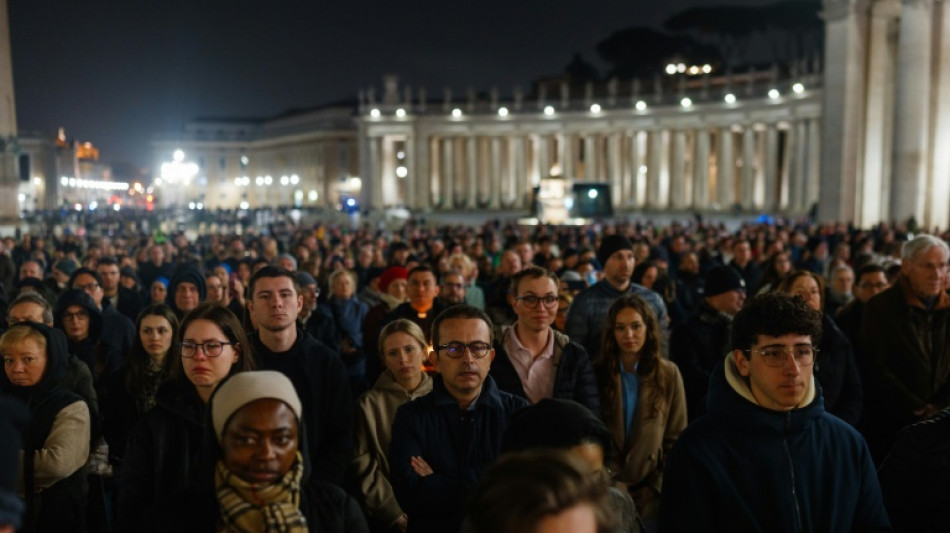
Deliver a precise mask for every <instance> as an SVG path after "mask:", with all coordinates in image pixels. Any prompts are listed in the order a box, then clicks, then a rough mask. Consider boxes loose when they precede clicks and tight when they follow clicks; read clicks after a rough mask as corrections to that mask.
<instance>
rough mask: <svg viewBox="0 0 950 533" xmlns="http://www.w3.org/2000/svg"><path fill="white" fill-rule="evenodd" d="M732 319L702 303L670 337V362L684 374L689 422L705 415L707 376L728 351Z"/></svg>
mask: <svg viewBox="0 0 950 533" xmlns="http://www.w3.org/2000/svg"><path fill="white" fill-rule="evenodd" d="M731 327H732V318H731V317H729V316H728V315H726V314H724V313H721V312H719V311H718V310H716V309H715V308H713V307H712V306H711V305H709V304H708V303H706V302H705V301H704V302H702V303H701V304H699V308H698V309H697V310H696V314H694V315H693V316H691V317H690V318H689V320H687V321H686V323H685V324H683V325H682V326H680V327H678V328H674V329H673V334H672V335H670V359H671V360H672V361H673V362H674V363H676V364H677V365H678V366H679V368H680V372H682V373H683V385H684V387H685V388H686V407H687V412H688V413H689V419H690V420H691V421H692V420H696V419H697V418H699V417H700V416H702V415H703V413H705V412H706V392H707V391H708V389H709V375H710V374H711V373H712V370H713V368H715V367H716V365H717V364H719V362H720V361H722V357H723V356H724V355H725V354H726V352H727V351H728V349H729V331H730V329H731Z"/></svg>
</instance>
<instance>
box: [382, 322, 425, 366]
mask: <svg viewBox="0 0 950 533" xmlns="http://www.w3.org/2000/svg"><path fill="white" fill-rule="evenodd" d="M393 333H405V334H406V335H409V336H410V337H412V338H413V339H414V340H415V341H416V342H418V343H419V346H420V347H421V348H422V351H423V352H425V351H426V350H427V349H428V343H427V342H426V336H425V334H424V333H422V328H420V327H419V326H418V324H416V323H415V322H413V321H411V320H406V319H405V318H400V319H398V320H394V321H392V322H390V323H389V324H386V326H384V327H383V329H382V331H380V332H379V356H380V357H386V353H385V351H384V350H385V348H384V347H383V344H384V343H385V342H386V339H388V338H389V336H390V335H392V334H393Z"/></svg>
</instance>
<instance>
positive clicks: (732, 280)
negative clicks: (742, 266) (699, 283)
mask: <svg viewBox="0 0 950 533" xmlns="http://www.w3.org/2000/svg"><path fill="white" fill-rule="evenodd" d="M744 290H746V286H745V280H744V279H742V276H740V275H739V273H738V272H736V269H734V268H732V267H727V266H716V267H713V268H712V270H710V271H709V273H708V274H706V285H705V287H703V292H704V294H705V295H706V296H716V295H717V294H722V293H725V292H729V291H744Z"/></svg>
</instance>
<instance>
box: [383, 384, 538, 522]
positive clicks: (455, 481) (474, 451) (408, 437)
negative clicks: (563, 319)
mask: <svg viewBox="0 0 950 533" xmlns="http://www.w3.org/2000/svg"><path fill="white" fill-rule="evenodd" d="M432 379H433V383H432V392H431V393H430V394H428V395H426V396H423V397H421V398H418V399H416V400H413V401H411V402H409V403H407V404H404V405H402V406H401V407H400V408H399V410H398V411H396V418H395V420H394V421H393V440H392V445H391V446H390V451H389V459H390V461H389V464H390V465H391V466H390V468H391V469H392V473H391V475H392V484H393V490H394V491H395V493H396V500H397V501H398V502H399V505H400V506H401V507H402V509H403V511H404V512H405V513H406V514H407V515H408V516H409V531H410V532H411V533H419V532H431V533H446V532H450V531H458V530H459V527H461V525H462V519H463V518H464V514H465V500H466V498H467V496H468V494H469V492H470V491H471V490H472V488H474V486H475V483H476V482H477V481H478V478H479V477H480V476H481V473H482V470H483V469H484V468H485V467H486V466H488V465H489V464H491V463H492V462H493V461H494V460H495V458H496V457H497V455H498V452H499V450H500V449H501V438H502V435H503V434H504V432H505V427H506V426H507V425H508V419H509V418H510V417H511V415H512V413H514V412H515V411H516V410H518V409H520V408H521V407H524V406H526V405H528V401H527V400H525V399H524V398H519V397H518V396H514V395H512V394H508V393H507V392H503V391H500V390H498V387H496V386H495V382H494V381H493V380H492V378H491V376H487V377H486V378H485V382H484V384H483V385H482V392H481V395H479V397H478V400H476V402H475V403H474V404H472V408H473V409H470V410H466V411H462V410H461V409H459V406H458V402H457V401H456V400H455V399H454V398H453V397H452V396H450V395H449V393H448V391H446V389H445V385H443V383H442V376H439V375H436V376H434V377H433V378H432ZM413 456H420V457H422V458H423V459H424V460H425V461H426V462H427V463H428V464H429V466H431V467H432V471H433V472H434V473H433V474H432V475H429V476H425V477H421V476H419V475H418V474H416V473H415V472H414V471H413V469H412V467H411V466H410V464H409V459H410V458H411V457H413Z"/></svg>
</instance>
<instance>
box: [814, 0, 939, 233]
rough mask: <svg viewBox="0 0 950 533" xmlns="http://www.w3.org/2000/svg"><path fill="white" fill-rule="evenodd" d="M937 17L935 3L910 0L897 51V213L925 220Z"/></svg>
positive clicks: (894, 213) (893, 193) (900, 217)
mask: <svg viewBox="0 0 950 533" xmlns="http://www.w3.org/2000/svg"><path fill="white" fill-rule="evenodd" d="M932 17H933V6H932V4H931V2H930V1H920V0H904V5H903V8H902V9H901V17H900V40H899V42H898V49H897V98H896V101H895V104H896V109H895V122H894V133H895V143H894V177H895V179H894V180H893V181H892V182H891V183H892V188H891V217H892V218H894V219H897V220H906V219H907V218H909V217H914V218H916V219H917V222H919V223H924V222H925V221H924V220H922V218H923V217H924V216H925V211H924V210H925V206H926V195H927V166H928V164H929V159H930V135H929V130H930V127H931V122H930V114H931V109H930V90H931V61H932V54H931V49H932V46H933V45H932V43H931V39H932V35H933V31H932V28H933V25H932V22H931V19H932ZM826 153H827V152H826ZM944 179H946V177H944Z"/></svg>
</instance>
